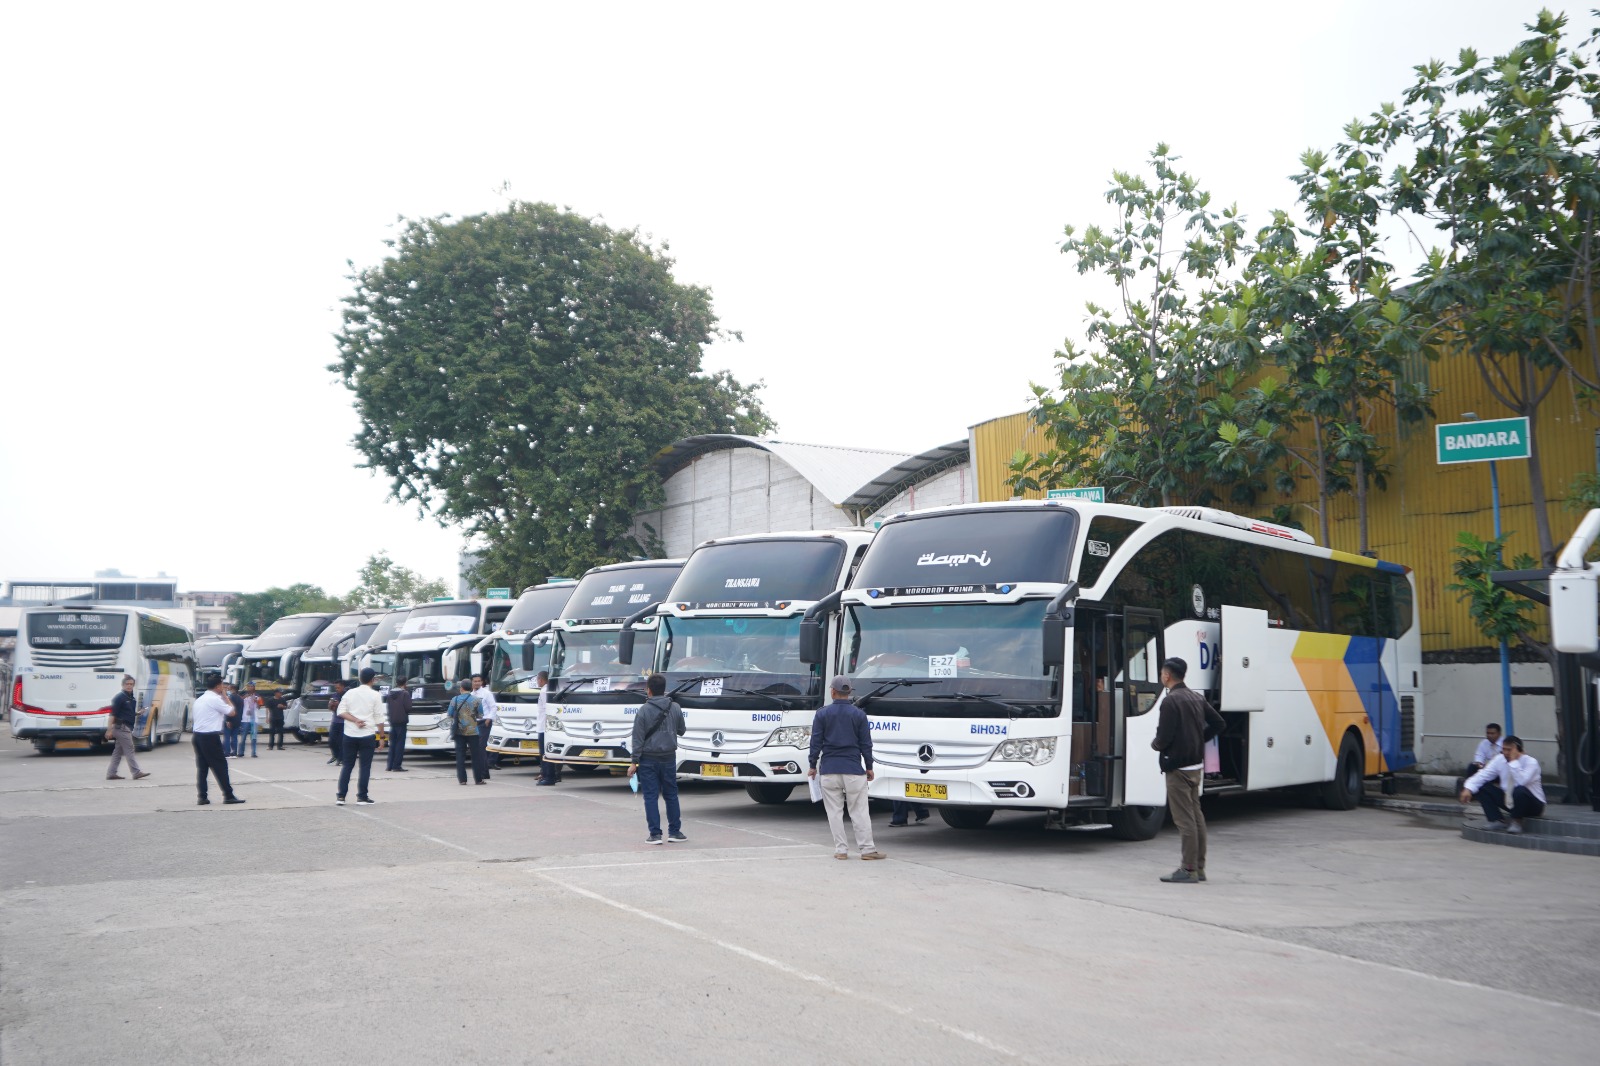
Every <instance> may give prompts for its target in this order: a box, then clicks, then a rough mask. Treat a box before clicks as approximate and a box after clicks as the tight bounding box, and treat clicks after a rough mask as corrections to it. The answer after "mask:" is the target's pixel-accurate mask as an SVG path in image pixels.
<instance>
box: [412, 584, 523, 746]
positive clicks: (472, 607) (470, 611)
mask: <svg viewBox="0 0 1600 1066" xmlns="http://www.w3.org/2000/svg"><path fill="white" fill-rule="evenodd" d="M510 613H511V601H509V600H439V601H435V602H433V603H423V604H418V605H417V606H416V607H413V608H411V612H410V613H409V614H407V615H406V620H405V621H404V622H403V623H401V625H400V632H399V633H397V634H396V635H395V638H394V639H393V640H392V641H390V642H389V650H390V651H391V652H393V653H394V657H395V665H394V687H396V688H399V687H402V686H404V687H405V688H408V689H410V690H411V699H412V703H411V718H410V721H409V723H408V724H407V733H406V750H407V751H426V752H433V753H436V754H444V753H448V752H453V751H455V747H456V745H455V741H453V740H451V739H450V730H449V727H448V725H446V724H445V719H444V709H445V707H447V706H448V705H449V703H450V698H451V697H452V696H453V695H455V693H456V691H457V689H456V686H457V685H459V684H460V683H461V682H462V681H464V680H468V679H470V678H471V677H472V673H473V670H472V650H473V649H474V648H475V647H477V646H478V644H479V643H480V642H481V641H482V640H483V638H484V637H485V636H487V635H488V634H490V633H493V632H494V631H495V630H497V629H499V628H500V626H501V624H502V623H503V622H505V619H506V615H508V614H510Z"/></svg>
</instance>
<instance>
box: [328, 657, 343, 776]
mask: <svg viewBox="0 0 1600 1066" xmlns="http://www.w3.org/2000/svg"><path fill="white" fill-rule="evenodd" d="M344 689H345V681H344V678H342V677H341V678H339V679H338V680H337V681H335V682H334V683H333V695H331V696H329V697H328V764H329V765H330V766H331V765H333V764H334V763H342V762H344V719H343V718H340V717H339V701H340V700H341V699H343V698H344Z"/></svg>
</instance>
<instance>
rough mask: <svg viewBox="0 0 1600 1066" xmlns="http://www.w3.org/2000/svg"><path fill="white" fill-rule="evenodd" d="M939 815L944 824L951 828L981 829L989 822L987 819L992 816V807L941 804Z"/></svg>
mask: <svg viewBox="0 0 1600 1066" xmlns="http://www.w3.org/2000/svg"><path fill="white" fill-rule="evenodd" d="M939 817H940V818H943V819H944V824H945V825H947V826H949V827H950V828H951V829H982V828H983V827H984V826H986V825H988V824H989V819H990V818H993V817H994V808H993V807H945V806H941V807H940V808H939Z"/></svg>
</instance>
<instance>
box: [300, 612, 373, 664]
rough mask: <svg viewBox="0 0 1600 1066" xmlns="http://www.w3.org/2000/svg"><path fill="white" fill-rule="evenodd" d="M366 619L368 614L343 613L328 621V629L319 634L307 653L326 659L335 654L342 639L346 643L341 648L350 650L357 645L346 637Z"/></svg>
mask: <svg viewBox="0 0 1600 1066" xmlns="http://www.w3.org/2000/svg"><path fill="white" fill-rule="evenodd" d="M366 620H367V616H366V615H364V614H341V615H340V616H339V617H338V618H335V619H334V620H333V621H331V622H329V623H328V628H327V629H324V630H323V631H322V632H321V633H318V634H317V639H316V640H315V641H313V642H312V644H311V650H310V651H308V652H306V654H307V655H309V656H311V657H313V658H316V659H326V658H327V657H328V656H330V655H332V654H333V649H334V646H335V645H337V644H339V643H340V642H341V641H343V642H344V643H343V646H342V647H340V649H339V650H340V651H348V650H349V649H350V648H352V647H354V646H355V645H354V644H351V643H350V641H349V640H346V639H345V638H347V637H349V636H351V635H352V634H354V633H355V632H356V630H358V629H359V628H360V627H361V624H362V623H363V622H365V621H366ZM356 643H357V644H359V643H360V641H359V640H357V641H356Z"/></svg>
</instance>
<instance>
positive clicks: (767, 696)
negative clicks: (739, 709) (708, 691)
mask: <svg viewBox="0 0 1600 1066" xmlns="http://www.w3.org/2000/svg"><path fill="white" fill-rule="evenodd" d="M722 694H723V695H724V696H759V697H761V698H762V699H764V700H771V701H772V702H773V703H776V704H777V705H778V706H779V707H783V708H785V709H787V708H789V707H790V706H792V705H793V703H794V702H795V701H796V700H798V699H799V698H800V697H798V696H779V695H778V694H776V693H773V692H762V691H761V690H760V689H755V688H725V689H723V690H722Z"/></svg>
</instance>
